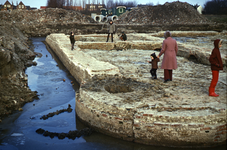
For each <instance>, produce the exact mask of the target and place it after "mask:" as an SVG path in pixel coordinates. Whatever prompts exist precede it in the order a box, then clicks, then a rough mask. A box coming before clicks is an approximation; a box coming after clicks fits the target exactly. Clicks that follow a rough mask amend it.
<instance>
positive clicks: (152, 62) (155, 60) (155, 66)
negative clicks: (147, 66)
mask: <svg viewBox="0 0 227 150" xmlns="http://www.w3.org/2000/svg"><path fill="white" fill-rule="evenodd" d="M159 61H160V59H159V58H155V59H153V60H152V61H149V63H151V65H152V69H158V62H159Z"/></svg>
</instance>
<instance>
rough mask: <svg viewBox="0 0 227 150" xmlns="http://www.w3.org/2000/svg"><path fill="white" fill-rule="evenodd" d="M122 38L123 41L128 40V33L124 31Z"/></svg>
mask: <svg viewBox="0 0 227 150" xmlns="http://www.w3.org/2000/svg"><path fill="white" fill-rule="evenodd" d="M120 39H121V40H123V41H126V40H127V36H126V34H125V33H123V34H122V35H121V37H120Z"/></svg>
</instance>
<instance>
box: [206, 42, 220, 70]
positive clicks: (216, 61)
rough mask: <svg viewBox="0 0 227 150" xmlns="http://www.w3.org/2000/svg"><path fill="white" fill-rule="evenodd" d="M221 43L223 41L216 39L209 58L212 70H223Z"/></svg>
mask: <svg viewBox="0 0 227 150" xmlns="http://www.w3.org/2000/svg"><path fill="white" fill-rule="evenodd" d="M220 43H221V40H220V39H216V40H215V41H214V49H213V51H212V53H211V55H210V58H209V61H210V64H211V70H223V63H222V59H221V54H220V51H219V45H220Z"/></svg>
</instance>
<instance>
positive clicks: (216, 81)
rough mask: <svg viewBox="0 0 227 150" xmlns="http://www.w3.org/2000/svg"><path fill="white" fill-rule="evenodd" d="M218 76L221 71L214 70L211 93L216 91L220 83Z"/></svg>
mask: <svg viewBox="0 0 227 150" xmlns="http://www.w3.org/2000/svg"><path fill="white" fill-rule="evenodd" d="M218 78H219V71H218V70H212V81H211V83H210V87H209V94H211V93H214V91H215V87H216V85H217V83H218Z"/></svg>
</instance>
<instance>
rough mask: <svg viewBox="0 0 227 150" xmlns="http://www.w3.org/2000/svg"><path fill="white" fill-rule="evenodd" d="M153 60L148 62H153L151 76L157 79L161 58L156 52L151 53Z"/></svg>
mask: <svg viewBox="0 0 227 150" xmlns="http://www.w3.org/2000/svg"><path fill="white" fill-rule="evenodd" d="M150 57H151V61H147V62H148V63H151V66H152V68H151V70H150V73H151V76H152V77H151V78H152V79H157V74H156V71H157V69H158V62H159V61H160V60H159V58H157V56H156V54H155V53H152V54H151V56H150Z"/></svg>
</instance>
